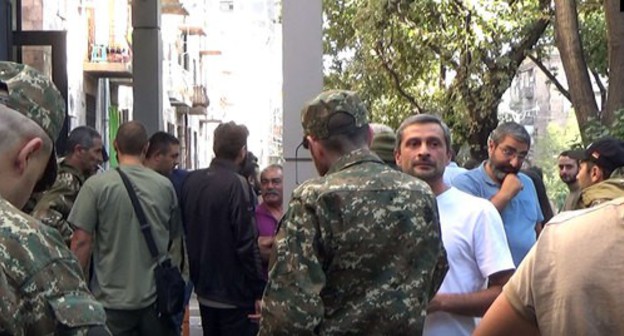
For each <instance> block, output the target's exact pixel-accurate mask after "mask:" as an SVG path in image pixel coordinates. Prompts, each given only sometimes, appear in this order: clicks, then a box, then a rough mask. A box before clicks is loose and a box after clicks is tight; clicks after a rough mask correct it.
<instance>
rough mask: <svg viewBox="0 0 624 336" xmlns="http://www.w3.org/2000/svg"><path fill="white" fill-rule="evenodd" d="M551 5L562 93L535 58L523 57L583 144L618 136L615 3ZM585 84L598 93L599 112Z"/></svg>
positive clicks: (619, 25) (620, 76)
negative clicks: (569, 113) (556, 94)
mask: <svg viewBox="0 0 624 336" xmlns="http://www.w3.org/2000/svg"><path fill="white" fill-rule="evenodd" d="M554 4H555V25H554V27H555V41H556V47H557V48H558V50H559V55H560V57H561V60H562V63H563V66H564V71H565V74H566V78H567V83H566V84H567V88H566V87H565V86H564V84H563V83H560V82H559V81H558V80H557V79H556V78H555V76H554V75H553V74H552V72H551V71H550V69H548V68H547V67H545V66H544V63H543V62H542V59H541V58H540V54H539V53H538V54H535V55H530V56H529V57H531V60H533V61H534V62H535V63H536V64H537V65H538V66H539V67H540V68H541V69H542V71H544V73H545V74H546V76H548V77H549V78H550V79H551V81H552V82H553V83H554V84H555V85H556V87H557V88H558V90H559V91H560V92H561V93H562V94H563V95H564V96H565V97H566V98H567V99H568V100H570V102H571V103H572V105H573V106H574V111H575V114H576V117H577V121H578V124H579V128H580V130H581V137H582V139H583V142H584V143H588V142H591V141H592V140H593V139H595V138H596V137H598V136H600V135H604V134H605V133H613V132H615V133H618V132H619V131H618V127H620V125H619V124H620V123H619V120H618V115H619V112H618V111H619V110H621V109H623V108H624V95H622V94H621V91H622V90H623V89H624V62H622V61H621V60H622V59H623V57H624V44H623V43H624V13H623V12H622V11H621V10H620V2H619V1H615V0H605V1H604V4H603V3H602V1H599V0H583V1H577V0H555V1H554ZM577 4H578V7H577ZM547 45H548V44H547V43H546V46H547ZM590 75H591V77H590ZM590 78H591V79H593V81H594V82H595V83H596V86H597V87H598V90H599V92H600V97H601V99H600V100H601V104H600V106H598V104H597V103H596V99H595V96H594V89H593V87H592V81H591V80H590ZM605 79H607V81H608V83H609V85H608V88H607V86H606V85H605V82H606V81H605Z"/></svg>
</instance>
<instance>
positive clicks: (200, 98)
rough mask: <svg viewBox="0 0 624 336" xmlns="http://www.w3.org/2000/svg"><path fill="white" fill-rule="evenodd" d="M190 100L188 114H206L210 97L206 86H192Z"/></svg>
mask: <svg viewBox="0 0 624 336" xmlns="http://www.w3.org/2000/svg"><path fill="white" fill-rule="evenodd" d="M191 102H192V106H191V108H190V110H189V112H188V113H189V114H192V115H206V113H207V112H208V106H209V105H210V99H208V94H207V93H206V88H205V87H204V86H203V85H195V86H194V87H193V97H192V99H191Z"/></svg>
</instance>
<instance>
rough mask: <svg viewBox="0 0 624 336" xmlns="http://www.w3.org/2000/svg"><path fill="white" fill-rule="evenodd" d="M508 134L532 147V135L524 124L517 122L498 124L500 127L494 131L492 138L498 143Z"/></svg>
mask: <svg viewBox="0 0 624 336" xmlns="http://www.w3.org/2000/svg"><path fill="white" fill-rule="evenodd" d="M506 136H510V137H512V138H514V139H515V140H516V141H520V142H522V143H525V144H527V145H528V146H529V147H531V135H529V132H527V130H526V128H524V126H522V125H520V124H518V123H517V122H514V121H509V122H505V123H502V124H500V125H498V127H496V129H495V130H493V131H492V134H491V135H490V139H491V140H492V141H494V143H495V144H497V145H498V144H500V143H501V141H503V139H505V137H506Z"/></svg>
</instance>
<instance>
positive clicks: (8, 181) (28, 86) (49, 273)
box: [0, 62, 109, 335]
mask: <svg viewBox="0 0 624 336" xmlns="http://www.w3.org/2000/svg"><path fill="white" fill-rule="evenodd" d="M64 116H65V103H64V102H63V98H62V97H61V94H60V93H59V92H58V90H56V88H55V87H54V85H53V84H52V82H51V81H50V80H49V79H48V78H46V77H44V76H43V75H41V74H40V73H39V72H37V71H36V70H34V69H33V68H30V67H28V66H25V65H21V64H16V63H12V62H0V176H2V179H0V251H1V253H0V267H1V268H2V272H0V302H2V304H0V334H2V335H52V334H56V335H87V334H88V335H108V334H109V332H108V330H107V329H106V327H105V326H104V324H105V318H106V316H105V314H104V309H103V308H102V306H101V305H100V304H99V303H98V302H97V301H95V300H94V298H93V296H92V295H91V293H90V292H89V290H88V289H87V287H86V285H85V282H84V280H83V278H82V271H81V269H80V266H79V264H78V261H77V260H76V258H75V257H74V255H73V254H72V253H71V251H70V250H69V249H68V248H67V247H66V246H65V245H64V244H63V240H62V238H61V236H60V235H59V233H58V232H57V231H56V230H54V229H52V228H50V227H48V226H45V225H41V224H40V223H39V222H37V221H36V220H35V219H34V218H32V217H30V216H28V215H26V214H25V213H23V212H21V211H20V210H19V208H21V207H23V206H24V204H25V203H26V201H27V200H28V197H29V196H30V194H31V192H32V191H33V189H34V190H43V189H45V188H46V187H49V186H50V185H51V184H52V183H53V182H54V179H55V177H56V157H55V154H54V148H53V146H54V143H53V141H54V140H55V139H56V137H57V136H58V134H59V131H60V130H61V126H62V124H63V119H64Z"/></svg>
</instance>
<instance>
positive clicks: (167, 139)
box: [145, 131, 180, 159]
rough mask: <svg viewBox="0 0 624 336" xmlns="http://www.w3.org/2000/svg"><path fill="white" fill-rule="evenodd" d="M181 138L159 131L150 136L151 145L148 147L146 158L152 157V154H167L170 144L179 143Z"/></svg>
mask: <svg viewBox="0 0 624 336" xmlns="http://www.w3.org/2000/svg"><path fill="white" fill-rule="evenodd" d="M179 144H180V140H178V138H176V137H174V136H173V135H171V134H169V133H167V132H163V131H158V132H156V133H154V134H152V136H151V137H150V138H149V147H148V148H147V153H145V157H146V158H148V159H149V158H151V157H152V156H156V155H159V154H167V152H168V151H169V146H171V145H179Z"/></svg>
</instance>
